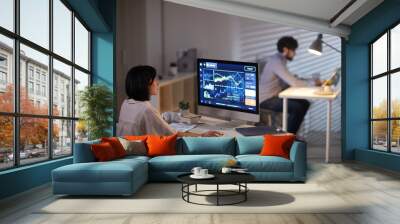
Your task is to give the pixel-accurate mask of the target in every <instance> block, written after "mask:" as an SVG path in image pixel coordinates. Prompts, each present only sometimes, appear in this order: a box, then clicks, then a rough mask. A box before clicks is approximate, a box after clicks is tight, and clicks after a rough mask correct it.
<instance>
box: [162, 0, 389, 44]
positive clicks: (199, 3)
mask: <svg viewBox="0 0 400 224" xmlns="http://www.w3.org/2000/svg"><path fill="white" fill-rule="evenodd" d="M165 1H169V2H174V3H177V4H183V5H188V6H192V7H197V8H202V9H207V10H212V11H217V12H221V13H227V14H231V15H237V16H242V17H247V18H251V19H257V20H261V21H267V22H273V23H278V24H283V25H288V26H293V27H298V28H302V29H308V30H313V31H317V32H322V33H328V34H333V35H337V36H342V37H347V36H348V35H349V34H350V31H351V30H350V26H351V25H352V24H353V23H355V22H356V21H357V20H359V19H360V18H361V17H363V16H364V15H365V14H367V13H368V12H369V11H371V10H372V9H374V8H375V7H376V6H378V5H379V4H380V3H382V2H383V0H355V1H354V2H353V3H352V5H351V6H350V7H349V8H348V9H347V10H345V11H344V12H343V13H342V14H341V16H340V17H338V19H337V20H336V21H335V22H334V23H331V19H332V18H333V17H334V16H335V15H336V14H337V13H338V12H339V11H340V10H341V9H343V8H344V7H345V6H346V5H347V4H349V3H350V2H351V1H352V0H165Z"/></svg>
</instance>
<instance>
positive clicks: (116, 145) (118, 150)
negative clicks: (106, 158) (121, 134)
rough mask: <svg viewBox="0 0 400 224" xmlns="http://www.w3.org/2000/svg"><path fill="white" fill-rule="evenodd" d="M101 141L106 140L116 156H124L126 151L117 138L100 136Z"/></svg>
mask: <svg viewBox="0 0 400 224" xmlns="http://www.w3.org/2000/svg"><path fill="white" fill-rule="evenodd" d="M101 142H108V143H110V145H111V146H112V148H113V149H114V152H115V155H116V156H117V158H121V157H124V156H126V151H125V149H124V147H123V146H122V144H121V142H119V140H118V138H116V137H110V138H101Z"/></svg>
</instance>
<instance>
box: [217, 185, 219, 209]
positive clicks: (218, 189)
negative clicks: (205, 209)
mask: <svg viewBox="0 0 400 224" xmlns="http://www.w3.org/2000/svg"><path fill="white" fill-rule="evenodd" d="M218 205H219V184H217V206H218Z"/></svg>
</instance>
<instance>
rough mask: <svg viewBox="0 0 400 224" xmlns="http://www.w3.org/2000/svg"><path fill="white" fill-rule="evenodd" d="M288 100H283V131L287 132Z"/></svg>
mask: <svg viewBox="0 0 400 224" xmlns="http://www.w3.org/2000/svg"><path fill="white" fill-rule="evenodd" d="M287 113H288V99H287V98H286V97H285V98H283V112H282V130H283V131H287Z"/></svg>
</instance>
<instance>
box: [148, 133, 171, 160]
mask: <svg viewBox="0 0 400 224" xmlns="http://www.w3.org/2000/svg"><path fill="white" fill-rule="evenodd" d="M177 137H178V135H177V134H175V135H171V136H156V135H149V136H148V137H147V140H146V143H147V148H148V151H147V154H148V156H151V157H154V156H165V155H176V148H175V146H176V138H177Z"/></svg>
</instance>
